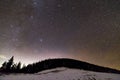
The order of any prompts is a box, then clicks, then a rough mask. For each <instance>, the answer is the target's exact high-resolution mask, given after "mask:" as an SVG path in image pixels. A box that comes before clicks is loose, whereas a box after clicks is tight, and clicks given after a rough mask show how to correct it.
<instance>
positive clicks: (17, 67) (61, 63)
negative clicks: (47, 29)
mask: <svg viewBox="0 0 120 80" xmlns="http://www.w3.org/2000/svg"><path fill="white" fill-rule="evenodd" d="M13 61H14V57H12V58H10V60H9V61H8V62H4V63H3V65H2V67H1V71H2V72H10V73H37V72H40V71H43V70H46V69H52V68H57V67H67V68H75V69H83V70H89V71H96V72H107V73H119V74H120V71H118V70H115V69H111V68H107V67H101V66H97V65H94V64H90V63H86V62H83V61H78V60H73V59H66V58H62V59H47V60H44V61H40V62H37V63H33V64H29V65H27V66H25V65H24V66H23V67H22V68H21V63H20V62H19V63H18V64H14V62H13Z"/></svg>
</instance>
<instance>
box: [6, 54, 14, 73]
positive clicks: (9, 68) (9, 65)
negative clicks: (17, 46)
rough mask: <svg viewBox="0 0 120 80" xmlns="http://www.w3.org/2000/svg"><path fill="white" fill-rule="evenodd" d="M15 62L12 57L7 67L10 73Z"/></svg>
mask: <svg viewBox="0 0 120 80" xmlns="http://www.w3.org/2000/svg"><path fill="white" fill-rule="evenodd" d="M13 61H14V56H12V57H11V58H10V60H9V61H8V62H7V65H6V70H7V71H10V70H11V68H12V65H13Z"/></svg>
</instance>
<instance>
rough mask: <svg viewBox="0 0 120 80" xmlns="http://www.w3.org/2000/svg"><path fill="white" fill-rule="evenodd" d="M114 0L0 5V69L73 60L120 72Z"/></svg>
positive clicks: (28, 0)
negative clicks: (4, 65) (9, 65)
mask: <svg viewBox="0 0 120 80" xmlns="http://www.w3.org/2000/svg"><path fill="white" fill-rule="evenodd" d="M119 4H120V0H0V64H1V63H2V62H3V61H5V60H7V59H8V58H10V57H11V56H13V55H14V56H15V58H16V59H15V60H16V62H18V61H21V62H23V63H26V64H28V63H32V62H36V61H39V60H43V59H47V58H59V57H60V58H61V57H66V58H73V59H78V60H83V61H87V62H91V63H94V64H97V65H102V66H108V67H112V68H117V69H120V67H119V66H120V62H119V61H120V5H119Z"/></svg>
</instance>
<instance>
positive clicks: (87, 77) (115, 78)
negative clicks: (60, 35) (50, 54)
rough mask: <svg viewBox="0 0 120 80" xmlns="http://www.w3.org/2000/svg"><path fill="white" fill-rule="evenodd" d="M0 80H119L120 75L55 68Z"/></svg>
mask: <svg viewBox="0 0 120 80" xmlns="http://www.w3.org/2000/svg"><path fill="white" fill-rule="evenodd" d="M0 80H120V75H119V74H110V73H99V72H92V71H85V70H78V69H69V68H56V69H51V70H46V71H42V72H39V73H36V74H9V75H0Z"/></svg>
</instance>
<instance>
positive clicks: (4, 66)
mask: <svg viewBox="0 0 120 80" xmlns="http://www.w3.org/2000/svg"><path fill="white" fill-rule="evenodd" d="M6 67H7V62H6V61H5V62H4V63H3V64H2V67H1V68H2V69H3V70H5V69H6Z"/></svg>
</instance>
